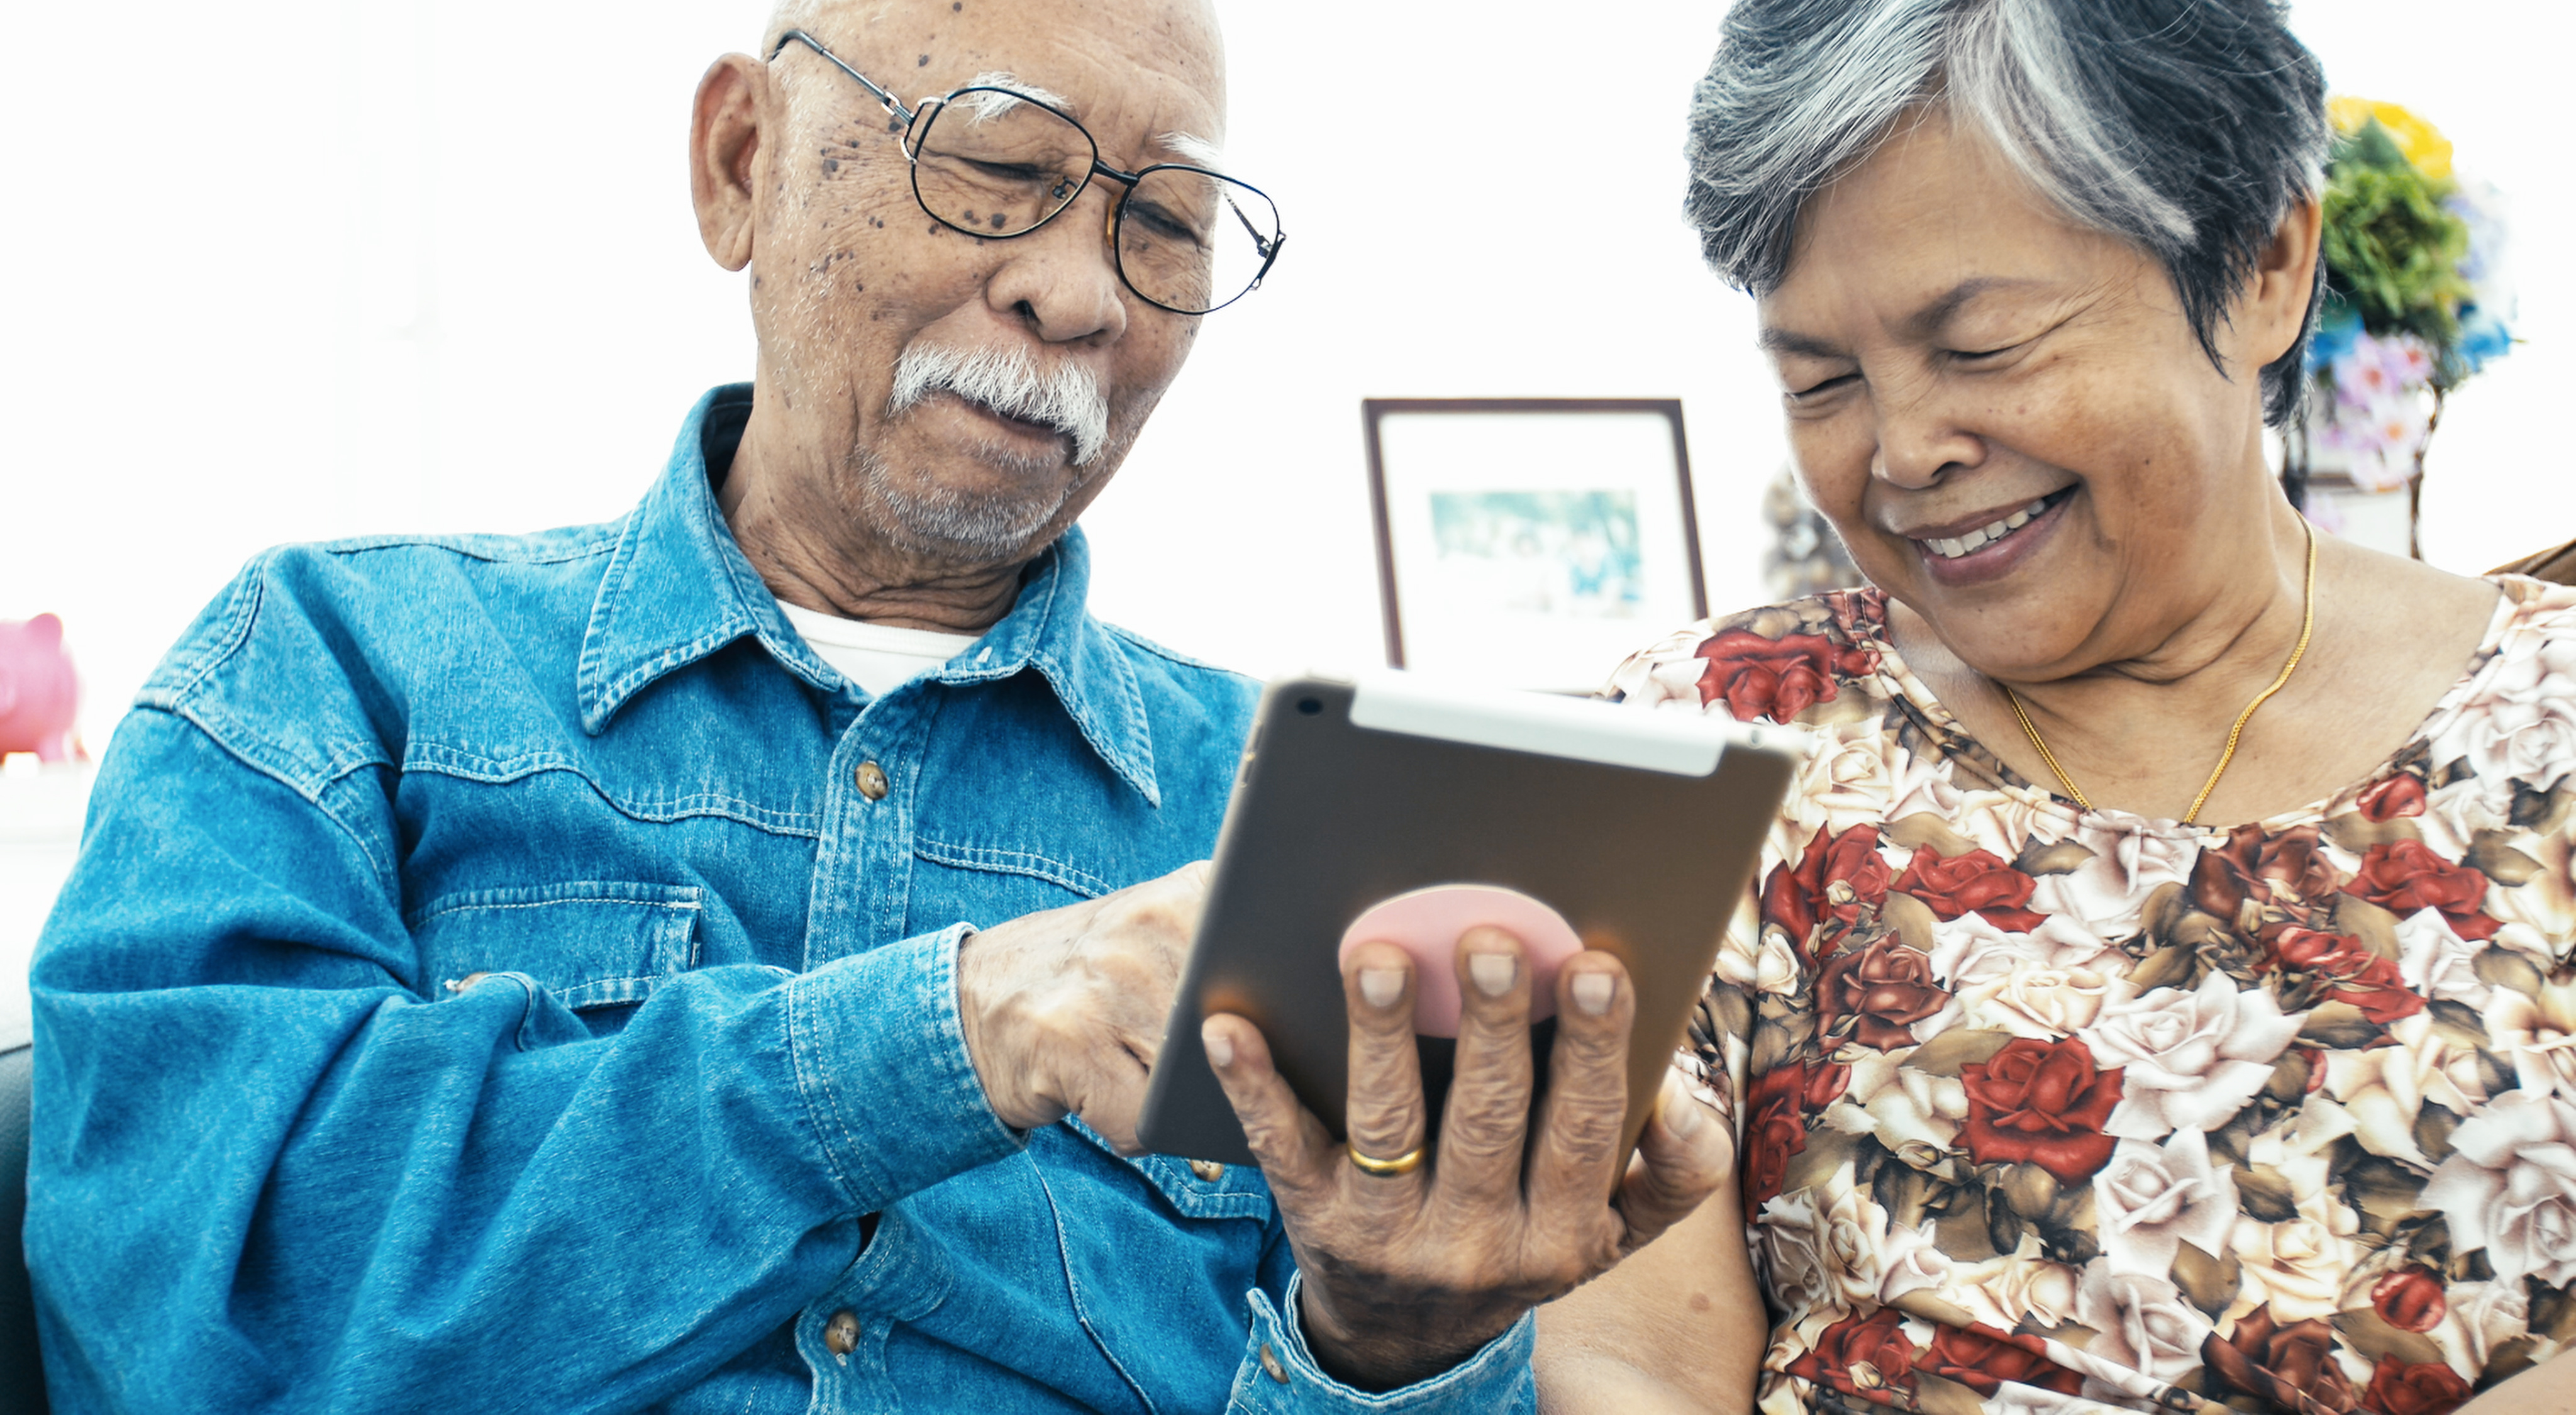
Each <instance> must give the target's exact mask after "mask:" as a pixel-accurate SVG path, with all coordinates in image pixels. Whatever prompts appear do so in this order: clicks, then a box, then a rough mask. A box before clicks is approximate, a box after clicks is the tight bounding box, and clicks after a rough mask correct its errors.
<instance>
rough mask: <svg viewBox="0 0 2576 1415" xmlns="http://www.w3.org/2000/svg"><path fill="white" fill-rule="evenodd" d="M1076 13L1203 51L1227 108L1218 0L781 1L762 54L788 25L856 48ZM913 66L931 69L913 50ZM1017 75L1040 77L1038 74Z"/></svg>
mask: <svg viewBox="0 0 2576 1415" xmlns="http://www.w3.org/2000/svg"><path fill="white" fill-rule="evenodd" d="M1068 12H1072V13H1070V14H1069V13H1068ZM1082 12H1093V13H1091V14H1083V13H1082ZM970 15H971V16H972V18H971V19H970V18H969V16H970ZM1077 16H1078V17H1079V18H1080V20H1081V21H1082V22H1084V23H1085V25H1086V27H1090V28H1095V29H1098V30H1102V31H1115V30H1117V29H1120V28H1124V29H1125V30H1126V31H1127V32H1128V35H1129V37H1150V38H1151V39H1152V40H1153V41H1155V42H1158V43H1159V44H1162V45H1166V46H1170V47H1172V48H1174V49H1177V50H1180V51H1184V52H1188V53H1192V54H1196V55H1200V56H1204V58H1205V60H1206V63H1207V67H1206V69H1205V71H1204V72H1203V73H1202V74H1199V75H1196V76H1194V77H1199V78H1201V79H1203V80H1204V81H1205V82H1206V83H1208V85H1209V89H1208V92H1209V95H1210V97H1212V98H1213V99H1214V100H1215V101H1216V104H1217V107H1218V109H1219V110H1220V111H1222V110H1223V108H1224V106H1225V91H1224V44H1223V42H1222V40H1221V39H1220V38H1219V36H1218V32H1217V19H1216V7H1215V4H1214V3H1213V0H1080V2H1079V3H1075V4H1066V3H1063V0H779V3H778V4H777V6H776V7H775V8H773V9H772V10H771V11H770V16H769V25H768V28H767V29H765V30H764V31H762V33H761V46H760V52H761V53H763V54H767V53H769V52H771V51H772V50H775V49H776V48H777V47H778V41H779V36H781V35H783V34H785V33H786V32H787V31H789V30H791V29H801V30H806V31H809V32H811V33H815V34H827V33H828V34H829V35H830V36H832V37H833V38H834V39H835V40H838V41H846V42H848V43H851V44H853V45H858V44H862V43H864V42H865V41H864V40H863V39H862V38H861V36H878V37H883V38H887V39H890V40H893V41H895V44H896V47H897V48H898V49H899V48H900V47H901V44H902V43H903V42H905V41H908V40H911V39H920V40H925V41H926V40H932V39H937V38H941V37H953V38H961V39H962V38H967V37H970V36H972V35H973V34H975V33H977V32H979V31H992V30H996V29H999V30H1009V29H1017V28H1025V27H1027V26H1030V25H1052V24H1055V23H1058V22H1061V21H1063V20H1065V19H1068V18H1076V17H1077ZM835 47H836V48H837V47H838V46H837V43H836V45H835ZM897 57H899V56H897ZM898 67H899V66H898ZM913 67H915V68H922V67H927V66H925V65H922V64H921V63H920V60H919V56H918V54H916V56H915V58H914V60H913ZM868 76H869V77H870V78H873V79H876V80H877V82H879V83H883V84H886V85H887V86H888V87H890V88H892V89H893V90H894V91H895V93H896V94H897V96H899V97H901V98H902V99H903V100H904V101H905V102H907V103H909V102H911V101H912V100H913V99H914V98H916V97H919V96H920V95H919V94H916V93H915V92H913V90H912V88H911V87H910V86H908V85H906V84H904V83H901V82H898V80H900V79H903V78H907V77H910V76H909V75H904V74H901V73H897V74H894V75H891V76H881V75H878V74H876V73H873V72H871V73H869V75H868ZM1019 77H1024V78H1028V79H1029V80H1030V81H1033V82H1034V81H1035V76H1019Z"/></svg>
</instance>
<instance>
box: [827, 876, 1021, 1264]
mask: <svg viewBox="0 0 2576 1415" xmlns="http://www.w3.org/2000/svg"><path fill="white" fill-rule="evenodd" d="M973 932H974V929H973V927H972V926H970V925H967V924H955V925H951V926H950V927H948V928H945V929H942V930H940V931H939V932H938V933H935V934H922V935H919V936H917V937H913V938H908V939H904V940H902V941H901V942H897V943H890V944H887V945H885V946H884V947H882V948H875V949H870V950H869V951H867V952H865V953H860V954H855V955H852V956H851V957H847V958H841V959H836V960H834V961H833V962H831V963H827V964H825V965H824V966H822V967H820V968H817V969H815V970H814V971H813V972H811V973H807V974H805V975H804V976H802V977H800V978H798V979H796V980H795V981H794V982H793V983H790V984H789V985H788V987H789V992H790V1000H789V1006H788V1012H789V1017H790V1022H789V1028H790V1031H789V1036H790V1049H791V1052H792V1054H793V1059H794V1062H795V1068H796V1086H797V1089H798V1090H799V1091H800V1092H801V1093H802V1094H803V1096H804V1098H805V1102H806V1104H807V1106H808V1107H809V1108H810V1110H811V1111H812V1113H813V1116H814V1128H815V1132H816V1133H817V1134H818V1135H819V1136H820V1137H821V1140H822V1145H823V1151H824V1155H825V1157H826V1159H827V1160H828V1161H829V1163H830V1164H831V1166H832V1171H833V1173H834V1175H835V1176H837V1177H838V1178H839V1179H840V1181H841V1186H842V1188H843V1189H844V1190H845V1191H847V1192H848V1194H849V1196H850V1203H851V1206H852V1210H853V1212H857V1213H874V1212H876V1211H877V1210H879V1209H882V1208H884V1207H885V1206H886V1205H888V1204H891V1203H893V1202H894V1201H896V1200H898V1199H901V1198H903V1197H904V1196H905V1195H907V1194H912V1193H916V1192H918V1191H920V1190H922V1189H926V1188H929V1187H930V1186H931V1185H933V1184H937V1183H939V1182H940V1181H941V1180H944V1179H948V1178H950V1177H952V1176H954V1175H958V1174H963V1173H965V1172H966V1171H967V1170H970V1169H973V1168H975V1167H976V1166H978V1165H983V1164H989V1163H991V1162H992V1161H994V1160H997V1159H1001V1158H1004V1157H1005V1156H1008V1155H1012V1154H1016V1153H1018V1152H1019V1150H1020V1148H1021V1146H1022V1145H1024V1144H1026V1143H1027V1139H1026V1137H1025V1136H1023V1135H1021V1134H1020V1133H1019V1132H1018V1131H1015V1130H1013V1129H1011V1128H1010V1127H1009V1126H1007V1125H1004V1124H1003V1123H1002V1122H1001V1119H1000V1118H999V1117H997V1116H995V1115H994V1114H993V1108H992V1106H991V1105H990V1104H988V1103H987V1102H986V1100H985V1098H984V1083H983V1080H982V1079H981V1078H980V1077H978V1076H977V1075H976V1074H975V1063H974V1061H973V1059H972V1058H971V1057H970V1056H969V1055H968V1054H967V1051H966V1030H965V1025H964V1023H963V1022H961V1021H960V1020H959V1018H958V1015H957V946H958V944H960V943H961V942H963V941H964V939H965V938H966V936H967V935H968V934H970V933H973Z"/></svg>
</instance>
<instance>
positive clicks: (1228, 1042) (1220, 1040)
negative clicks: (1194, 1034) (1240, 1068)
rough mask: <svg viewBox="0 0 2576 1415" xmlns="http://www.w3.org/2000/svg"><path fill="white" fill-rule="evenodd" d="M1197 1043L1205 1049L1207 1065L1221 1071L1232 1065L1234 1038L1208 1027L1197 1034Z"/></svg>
mask: <svg viewBox="0 0 2576 1415" xmlns="http://www.w3.org/2000/svg"><path fill="white" fill-rule="evenodd" d="M1199 1043H1200V1045H1202V1046H1204V1047H1206V1048H1207V1059H1208V1065H1210V1066H1213V1067H1215V1068H1216V1069H1217V1070H1219V1071H1223V1070H1224V1069H1225V1068H1227V1067H1229V1066H1232V1065H1233V1064H1234V1038H1232V1037H1229V1036H1227V1035H1226V1034H1225V1033H1223V1032H1220V1031H1218V1030H1217V1029H1216V1028H1214V1027H1210V1028H1208V1029H1206V1030H1205V1031H1202V1032H1200V1033H1199Z"/></svg>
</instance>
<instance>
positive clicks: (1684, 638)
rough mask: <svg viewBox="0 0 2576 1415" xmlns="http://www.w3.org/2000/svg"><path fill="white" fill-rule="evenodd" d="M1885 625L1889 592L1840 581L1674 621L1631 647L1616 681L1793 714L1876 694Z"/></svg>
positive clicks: (1695, 703)
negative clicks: (1651, 639) (1838, 586)
mask: <svg viewBox="0 0 2576 1415" xmlns="http://www.w3.org/2000/svg"><path fill="white" fill-rule="evenodd" d="M1886 635H1887V597H1886V596H1885V595H1884V594H1882V593H1880V592H1879V591H1878V590H1876V589H1873V588H1867V587H1864V588H1861V589H1851V590H1834V591H1830V592H1828V593H1825V594H1820V595H1811V596H1809V597H1807V598H1805V599H1795V600H1790V601H1788V602H1786V603H1783V604H1771V605H1764V606H1762V607H1761V608H1759V609H1748V610H1744V611H1742V612H1741V613H1737V614H1729V615H1725V616H1722V617H1719V618H1713V619H1703V620H1701V621H1700V622H1698V623H1696V624H1692V625H1689V626H1688V627H1685V628H1682V629H1679V630H1676V631H1674V632H1673V633H1671V634H1668V635H1666V636H1665V637H1664V638H1662V639H1660V640H1658V641H1656V642H1655V643H1653V644H1650V645H1648V646H1647V647H1645V648H1644V649H1641V650H1639V651H1638V652H1636V653H1635V654H1632V655H1630V656H1629V658H1628V660H1627V662H1625V663H1622V664H1621V665H1619V667H1618V669H1617V671H1615V672H1614V673H1612V674H1611V676H1610V683H1609V690H1610V692H1611V694H1612V695H1613V696H1615V697H1617V698H1618V699H1620V700H1621V701H1623V702H1629V703H1634V704H1637V705H1640V706H1645V707H1657V708H1662V707H1670V706H1673V705H1680V706H1682V707H1685V708H1698V709H1700V710H1702V711H1704V712H1725V713H1728V714H1729V715H1731V716H1733V717H1735V718H1737V719H1739V720H1741V721H1745V722H1754V721H1763V722H1775V723H1783V724H1785V723H1790V722H1794V721H1797V720H1799V719H1800V718H1802V717H1807V716H1812V715H1813V713H1814V711H1815V709H1816V708H1817V707H1819V706H1820V705H1823V704H1829V703H1837V702H1841V701H1843V700H1844V697H1845V694H1847V693H1851V692H1854V691H1858V692H1861V693H1862V694H1863V695H1869V694H1870V690H1869V688H1868V686H1867V685H1868V684H1869V683H1870V682H1871V681H1872V680H1873V679H1875V677H1876V676H1877V674H1878V671H1879V665H1880V662H1881V661H1882V659H1883V658H1884V656H1885V654H1886V645H1887V639H1886Z"/></svg>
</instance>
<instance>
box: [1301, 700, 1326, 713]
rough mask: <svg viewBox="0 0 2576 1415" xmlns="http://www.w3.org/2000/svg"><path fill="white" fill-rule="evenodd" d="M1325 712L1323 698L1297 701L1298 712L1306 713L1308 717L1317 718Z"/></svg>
mask: <svg viewBox="0 0 2576 1415" xmlns="http://www.w3.org/2000/svg"><path fill="white" fill-rule="evenodd" d="M1323 710H1324V700H1323V699H1321V698H1299V699H1298V700H1297V711H1299V712H1301V713H1304V714H1305V715H1306V716H1308V717H1313V716H1316V715H1317V714H1319V713H1321V712H1322V711H1323Z"/></svg>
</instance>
